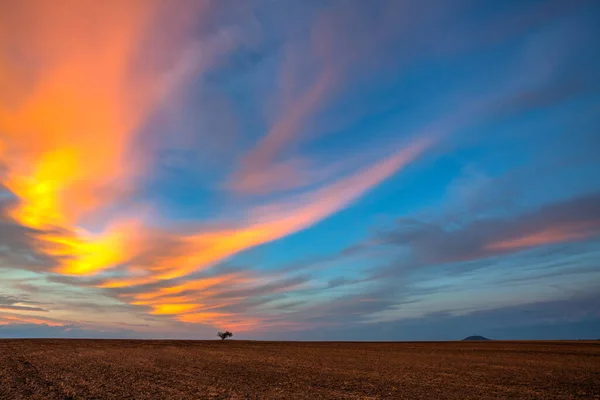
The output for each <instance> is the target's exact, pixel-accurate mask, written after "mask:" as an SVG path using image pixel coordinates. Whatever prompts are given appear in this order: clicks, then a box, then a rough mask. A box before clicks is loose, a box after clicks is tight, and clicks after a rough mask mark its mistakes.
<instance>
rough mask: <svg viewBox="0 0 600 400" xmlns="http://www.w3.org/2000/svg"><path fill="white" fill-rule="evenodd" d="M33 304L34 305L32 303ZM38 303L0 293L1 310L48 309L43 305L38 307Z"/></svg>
mask: <svg viewBox="0 0 600 400" xmlns="http://www.w3.org/2000/svg"><path fill="white" fill-rule="evenodd" d="M31 304H33V306H32V305H31ZM37 304H38V303H36V302H31V301H28V300H24V299H20V298H18V297H14V296H3V295H0V311H5V310H16V311H48V310H46V309H44V308H41V307H36V306H35V305H37Z"/></svg>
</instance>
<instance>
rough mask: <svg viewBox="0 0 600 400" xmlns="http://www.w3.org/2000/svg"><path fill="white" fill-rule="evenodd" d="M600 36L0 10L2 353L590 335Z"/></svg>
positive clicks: (268, 14) (517, 19) (343, 8)
mask: <svg viewBox="0 0 600 400" xmlns="http://www.w3.org/2000/svg"><path fill="white" fill-rule="evenodd" d="M599 20H600V2H598V1H593V0H591V1H585V0H580V1H573V0H561V1H553V0H549V1H535V0H527V1H520V0H514V1H494V0H489V1H481V0H455V1H448V0H425V1H400V0H389V1H385V0H370V1H364V0H329V1H328V0H248V1H241V0H213V1H202V0H177V1H159V0H123V1H119V0H106V1H92V0H60V1H54V0H21V1H11V0H0V337H127V338H129V337H132V338H134V337H139V338H197V339H208V338H210V339H216V332H217V331H218V330H223V329H228V330H230V331H232V332H234V338H239V339H243V338H247V339H294V340H324V339H327V340H336V339H337V340H455V339H462V338H463V337H464V336H468V335H484V336H487V337H491V338H494V339H584V338H594V339H596V338H598V337H600V156H599V154H600V46H599V45H598V43H599V42H600V24H598V21H599Z"/></svg>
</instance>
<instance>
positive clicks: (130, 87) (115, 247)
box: [0, 0, 200, 274]
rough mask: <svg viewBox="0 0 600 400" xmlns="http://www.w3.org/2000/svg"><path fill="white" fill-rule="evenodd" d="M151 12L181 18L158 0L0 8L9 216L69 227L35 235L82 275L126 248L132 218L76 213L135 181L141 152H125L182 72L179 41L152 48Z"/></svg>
mask: <svg viewBox="0 0 600 400" xmlns="http://www.w3.org/2000/svg"><path fill="white" fill-rule="evenodd" d="M198 4H200V3H198ZM194 10H195V9H194ZM157 18H160V20H161V23H162V24H163V27H164V28H165V30H163V32H170V33H172V34H173V36H177V34H176V32H177V31H178V30H179V29H182V30H184V29H185V27H186V26H188V25H189V24H184V23H182V21H181V11H180V10H179V9H177V8H172V7H167V8H165V7H164V4H162V3H161V2H158V1H154V0H149V1H138V0H134V1H128V2H124V3H120V2H118V3H111V4H100V3H96V2H93V1H68V2H65V3H61V4H60V5H56V4H54V3H53V2H51V1H41V2H40V1H36V2H33V1H23V2H18V3H3V5H2V8H1V9H0V25H2V26H3V28H2V34H0V38H1V39H0V45H1V47H2V49H3V51H2V53H1V54H0V63H1V66H0V70H1V71H2V75H3V77H6V78H7V79H8V80H9V81H10V87H11V88H13V89H14V90H9V91H8V93H4V94H3V98H2V101H1V102H0V131H1V132H2V136H1V137H0V163H1V164H2V165H3V166H4V167H5V168H4V169H5V170H4V172H3V174H2V176H1V177H0V179H1V182H2V184H3V185H4V186H5V187H6V188H7V189H8V190H9V191H10V192H12V194H13V195H14V196H15V197H16V198H17V201H15V202H14V204H13V206H12V207H11V209H10V210H8V212H9V215H10V217H11V218H12V219H13V220H14V221H15V222H16V223H18V224H20V225H21V226H23V227H27V228H30V229H37V230H46V229H49V228H54V227H58V228H61V229H62V230H64V231H66V232H68V234H66V235H64V234H39V235H38V239H39V240H40V241H42V242H45V243H44V247H45V248H44V250H45V252H46V253H49V254H51V255H56V254H54V253H58V255H60V256H63V255H66V254H68V255H69V257H68V259H69V261H68V263H66V264H61V265H59V266H57V269H58V270H59V271H61V272H64V273H72V274H89V273H93V272H94V271H97V270H100V269H103V268H108V267H110V266H112V265H117V264H119V263H121V262H124V261H125V260H126V259H127V255H126V254H125V253H127V248H128V247H129V246H130V244H129V243H127V241H126V240H124V239H126V238H129V237H131V236H132V235H133V234H134V233H135V231H136V228H137V226H136V225H135V223H133V224H130V223H128V222H127V221H111V220H109V221H108V223H106V226H103V227H102V228H104V230H103V229H100V231H101V232H100V233H98V232H97V230H98V229H96V232H94V233H92V232H90V231H88V230H86V229H84V228H83V227H82V224H83V223H85V222H86V220H89V219H90V214H91V213H92V212H93V213H94V214H95V215H94V218H95V219H96V221H98V220H102V218H101V217H100V216H101V215H104V214H103V213H102V211H103V209H105V208H107V207H109V206H110V207H113V208H114V207H115V206H116V205H117V204H119V202H120V201H121V200H122V199H123V198H126V197H127V196H128V195H129V194H130V193H131V190H132V189H133V188H134V183H135V182H136V179H134V178H138V179H137V180H138V181H139V174H140V172H141V170H142V169H143V168H144V164H145V163H146V162H147V158H148V154H145V152H144V149H141V148H137V151H135V152H133V151H132V148H133V146H134V144H137V143H136V140H137V135H138V134H139V131H140V129H141V128H142V127H143V125H144V124H145V123H146V121H147V119H148V118H149V117H150V115H152V113H153V112H154V111H155V110H156V108H157V107H159V106H160V105H161V102H162V101H164V100H165V96H166V95H167V94H168V93H169V91H170V90H172V89H173V88H174V87H175V86H176V85H177V84H178V83H179V82H177V81H178V80H179V79H174V76H173V71H174V70H177V69H178V68H180V66H181V63H183V64H185V63H188V61H187V60H186V59H183V60H182V59H181V57H178V55H177V54H175V53H176V52H175V51H174V49H179V50H181V46H180V44H177V45H173V46H171V47H170V48H169V47H168V46H166V48H168V49H169V52H168V54H167V53H159V52H157V51H155V50H156V49H158V48H160V47H161V46H160V45H158V44H157V45H156V46H155V47H153V48H152V49H150V48H149V47H148V43H147V42H146V41H147V40H148V39H149V37H150V36H151V33H152V31H153V24H154V23H156V20H157ZM167 28H168V29H167ZM169 39H174V37H170V36H169V35H165V36H164V38H163V40H165V41H166V42H168V41H169ZM162 50H164V49H162ZM159 54H160V55H159ZM150 58H153V59H150ZM151 62H153V64H152V63H151ZM144 64H145V65H146V66H145V67H143V68H141V66H142V65H144ZM150 66H151V67H150ZM176 75H177V77H179V78H181V77H182V76H183V75H185V74H183V73H177V74H176ZM94 218H92V219H94ZM105 221H106V220H105ZM105 221H103V222H105ZM100 225H104V224H100ZM128 227H132V228H131V229H128ZM124 235H125V236H126V237H124Z"/></svg>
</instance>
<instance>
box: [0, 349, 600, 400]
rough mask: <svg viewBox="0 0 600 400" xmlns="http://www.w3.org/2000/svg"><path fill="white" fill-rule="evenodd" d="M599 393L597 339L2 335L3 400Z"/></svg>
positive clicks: (590, 395)
mask: <svg viewBox="0 0 600 400" xmlns="http://www.w3.org/2000/svg"><path fill="white" fill-rule="evenodd" d="M486 398H523V399H525V398H527V399H532V398H539V399H567V398H581V399H593V398H597V399H600V342H445V343H440V342H436V343H423V342H421V343H336V342H331V343H323V342H321V343H315V342H312V343H311V342H249V341H235V340H232V341H225V342H220V341H134V340H45V339H44V340H41V339H40V340H0V399H10V400H17V399H61V400H66V399H120V400H121V399H486Z"/></svg>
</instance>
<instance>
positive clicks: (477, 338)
mask: <svg viewBox="0 0 600 400" xmlns="http://www.w3.org/2000/svg"><path fill="white" fill-rule="evenodd" d="M464 340H490V339H488V338H486V337H483V336H467V337H466V338H464V339H463V341H464Z"/></svg>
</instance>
